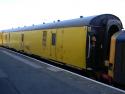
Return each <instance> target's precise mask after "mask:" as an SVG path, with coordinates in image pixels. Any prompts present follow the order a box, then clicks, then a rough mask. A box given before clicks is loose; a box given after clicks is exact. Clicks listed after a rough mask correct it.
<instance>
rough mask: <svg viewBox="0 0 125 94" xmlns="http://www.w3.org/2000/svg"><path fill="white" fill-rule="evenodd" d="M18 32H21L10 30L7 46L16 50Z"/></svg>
mask: <svg viewBox="0 0 125 94" xmlns="http://www.w3.org/2000/svg"><path fill="white" fill-rule="evenodd" d="M20 33H21V32H10V35H9V36H10V40H9V47H10V48H14V49H16V50H20Z"/></svg>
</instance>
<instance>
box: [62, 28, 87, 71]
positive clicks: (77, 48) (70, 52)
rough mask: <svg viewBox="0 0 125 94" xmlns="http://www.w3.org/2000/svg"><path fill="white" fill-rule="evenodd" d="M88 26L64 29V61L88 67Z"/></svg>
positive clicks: (75, 65) (76, 65) (80, 66)
mask: <svg viewBox="0 0 125 94" xmlns="http://www.w3.org/2000/svg"><path fill="white" fill-rule="evenodd" d="M86 36H87V28H86V27H69V28H64V31H63V62H64V63H66V64H68V65H72V66H74V67H78V68H80V69H86Z"/></svg>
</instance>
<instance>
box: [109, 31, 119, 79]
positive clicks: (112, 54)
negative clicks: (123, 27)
mask: <svg viewBox="0 0 125 94" xmlns="http://www.w3.org/2000/svg"><path fill="white" fill-rule="evenodd" d="M120 33H121V32H117V33H115V34H114V35H113V36H112V38H111V45H110V57H109V63H110V64H112V68H111V69H109V70H108V74H109V76H110V77H112V78H113V74H114V63H115V47H116V38H117V37H118V36H119V34H120Z"/></svg>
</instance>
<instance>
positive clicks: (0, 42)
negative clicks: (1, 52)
mask: <svg viewBox="0 0 125 94" xmlns="http://www.w3.org/2000/svg"><path fill="white" fill-rule="evenodd" d="M2 35H3V33H2V32H0V45H2V44H3V38H2V37H3V36H2Z"/></svg>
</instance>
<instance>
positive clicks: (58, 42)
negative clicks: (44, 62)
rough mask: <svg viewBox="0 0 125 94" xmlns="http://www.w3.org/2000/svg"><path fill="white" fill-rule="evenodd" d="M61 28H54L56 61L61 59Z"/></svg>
mask: <svg viewBox="0 0 125 94" xmlns="http://www.w3.org/2000/svg"><path fill="white" fill-rule="evenodd" d="M63 32H64V30H63V28H58V29H57V30H56V36H57V37H56V59H57V61H60V62H62V61H63Z"/></svg>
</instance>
